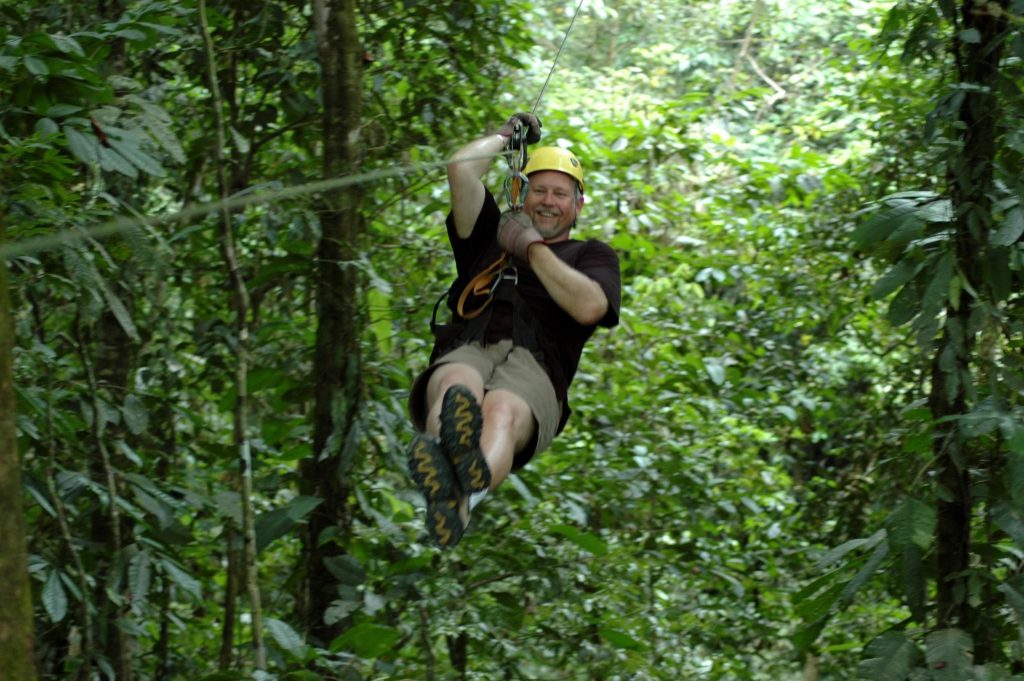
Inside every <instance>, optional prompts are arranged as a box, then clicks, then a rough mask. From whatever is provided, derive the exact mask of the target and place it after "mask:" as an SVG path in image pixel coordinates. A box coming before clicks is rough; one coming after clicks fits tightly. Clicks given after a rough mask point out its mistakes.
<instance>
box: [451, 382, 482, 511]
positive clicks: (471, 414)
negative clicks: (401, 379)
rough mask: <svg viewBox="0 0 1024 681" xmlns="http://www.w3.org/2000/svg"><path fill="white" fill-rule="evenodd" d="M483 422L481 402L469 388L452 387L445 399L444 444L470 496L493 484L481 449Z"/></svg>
mask: <svg viewBox="0 0 1024 681" xmlns="http://www.w3.org/2000/svg"><path fill="white" fill-rule="evenodd" d="M483 425H484V418H483V415H481V413H480V405H478V404H477V402H476V397H474V396H473V393H472V392H470V390H469V388H467V387H465V386H463V385H453V386H452V387H451V388H449V389H448V392H446V393H445V394H444V400H443V401H442V402H441V447H442V449H443V450H444V453H445V454H446V455H447V456H448V459H449V460H450V461H451V462H452V466H453V467H454V469H455V475H456V477H457V478H458V481H459V485H460V486H461V487H462V492H463V494H466V495H467V496H468V495H470V494H473V493H474V492H480V491H483V490H485V489H488V488H489V487H490V486H491V469H490V468H488V467H487V461H485V460H484V454H483V452H482V451H481V450H480V431H481V430H482V429H483Z"/></svg>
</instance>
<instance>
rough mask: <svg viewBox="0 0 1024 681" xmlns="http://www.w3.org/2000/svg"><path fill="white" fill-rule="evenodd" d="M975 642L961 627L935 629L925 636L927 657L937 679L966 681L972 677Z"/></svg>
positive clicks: (941, 680)
mask: <svg viewBox="0 0 1024 681" xmlns="http://www.w3.org/2000/svg"><path fill="white" fill-rule="evenodd" d="M973 650H974V643H973V642H972V641H971V637H970V635H969V634H967V633H966V632H964V631H962V630H960V629H941V630H939V631H933V632H932V633H930V634H928V636H927V637H926V638H925V659H926V660H927V662H928V668H929V669H931V670H932V678H933V679H935V681H965V679H970V678H971V677H972V674H971V670H972V657H973V655H972V653H973Z"/></svg>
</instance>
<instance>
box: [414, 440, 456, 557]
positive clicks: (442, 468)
mask: <svg viewBox="0 0 1024 681" xmlns="http://www.w3.org/2000/svg"><path fill="white" fill-rule="evenodd" d="M409 476H410V477H411V478H412V479H413V482H415V483H416V486H417V487H419V489H420V492H422V493H423V497H424V498H425V499H426V501H427V512H426V526H427V533H428V534H429V535H430V538H431V539H432V540H434V542H435V543H436V544H437V545H438V546H442V547H446V548H447V547H451V546H455V545H456V544H458V543H459V540H460V539H462V535H463V533H464V532H465V530H466V528H465V527H463V525H462V518H460V517H459V492H458V488H457V485H458V481H457V480H456V478H455V471H454V470H453V468H452V464H451V462H450V461H449V460H448V459H447V457H445V455H444V452H443V451H442V450H441V446H440V444H439V443H438V442H437V441H436V440H434V439H433V438H431V437H430V436H429V435H425V434H423V433H417V435H416V436H415V437H414V438H413V440H412V444H411V445H409Z"/></svg>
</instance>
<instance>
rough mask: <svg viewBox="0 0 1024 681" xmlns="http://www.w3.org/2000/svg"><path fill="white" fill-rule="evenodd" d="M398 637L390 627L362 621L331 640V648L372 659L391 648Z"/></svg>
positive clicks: (396, 632) (395, 631)
mask: <svg viewBox="0 0 1024 681" xmlns="http://www.w3.org/2000/svg"><path fill="white" fill-rule="evenodd" d="M399 637H400V634H399V632H398V631H397V630H396V629H394V628H392V627H388V626H384V625H383V624H372V623H369V622H363V623H360V624H357V625H355V626H354V627H352V628H351V629H349V630H348V631H346V632H345V633H344V634H342V635H341V636H338V637H337V638H336V639H334V640H333V641H331V650H332V651H335V652H340V651H352V652H353V653H355V654H356V655H358V656H359V657H361V658H363V659H373V658H376V657H380V656H381V655H384V654H385V653H387V652H388V651H389V650H391V649H392V648H393V647H394V645H395V644H396V643H397V642H398V639H399Z"/></svg>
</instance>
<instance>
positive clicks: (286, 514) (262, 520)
mask: <svg viewBox="0 0 1024 681" xmlns="http://www.w3.org/2000/svg"><path fill="white" fill-rule="evenodd" d="M323 501H324V500H323V499H321V498H319V497H310V496H303V495H298V496H296V497H294V498H293V499H292V500H291V501H289V502H288V503H287V505H285V506H282V507H281V508H275V509H274V510H272V511H266V512H264V513H260V514H259V515H258V516H256V550H257V551H262V550H263V549H265V548H266V547H267V545H268V544H270V543H271V542H272V541H274V540H275V539H278V538H279V537H283V536H284V535H286V534H288V532H290V531H291V530H292V528H294V527H295V526H296V525H298V524H299V523H301V522H303V521H304V520H305V518H306V516H307V515H309V514H310V513H311V512H312V511H313V509H315V508H316V507H317V506H319V505H320V504H322V503H323Z"/></svg>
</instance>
